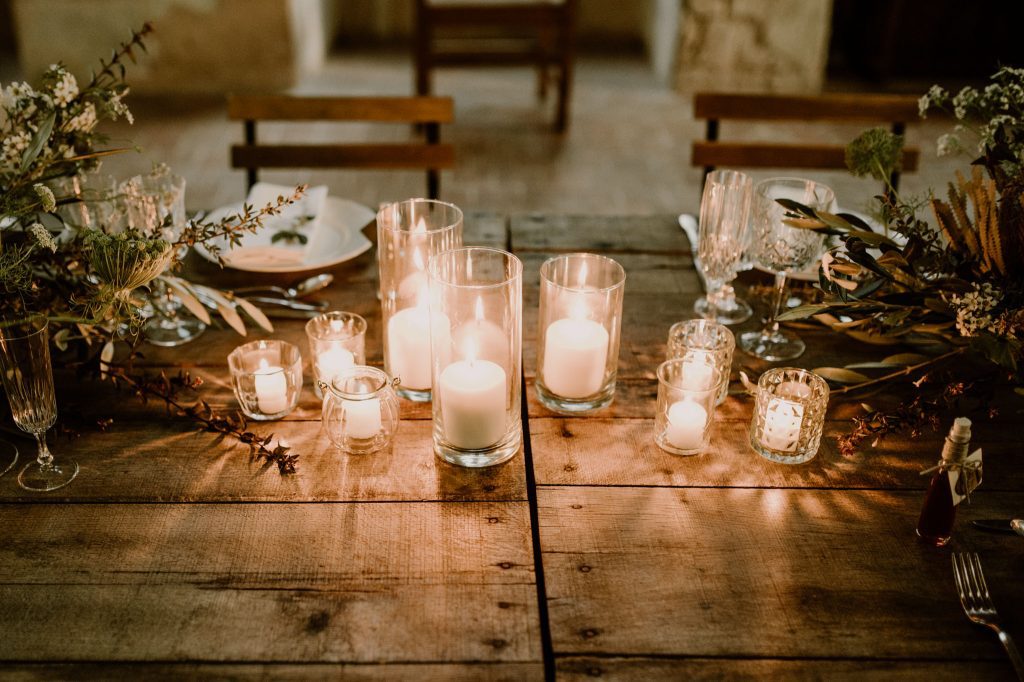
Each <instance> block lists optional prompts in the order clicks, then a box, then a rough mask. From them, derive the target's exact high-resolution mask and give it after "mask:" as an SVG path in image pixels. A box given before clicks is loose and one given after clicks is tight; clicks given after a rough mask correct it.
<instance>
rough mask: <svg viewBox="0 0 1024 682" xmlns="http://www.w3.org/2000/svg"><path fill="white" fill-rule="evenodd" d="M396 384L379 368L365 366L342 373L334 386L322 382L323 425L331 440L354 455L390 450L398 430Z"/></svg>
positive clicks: (349, 368)
mask: <svg viewBox="0 0 1024 682" xmlns="http://www.w3.org/2000/svg"><path fill="white" fill-rule="evenodd" d="M396 383H397V380H392V379H391V377H389V376H388V375H387V374H385V373H384V372H382V371H381V370H379V369H377V368H376V367H366V366H363V365H355V366H351V367H347V368H345V369H343V370H341V371H340V372H339V373H338V374H337V375H335V376H334V378H333V379H332V380H331V383H327V382H324V381H321V382H320V389H321V390H322V391H323V393H324V407H323V425H324V430H326V431H327V437H328V438H329V439H330V441H331V442H332V443H333V444H334V445H336V446H337V447H338V448H340V449H341V450H342V451H343V452H347V453H350V454H354V455H366V454H370V453H373V452H377V451H379V450H383V449H385V448H387V447H388V446H389V445H390V444H391V439H392V438H393V437H394V435H395V431H397V430H398V411H399V407H398V396H397V395H395V390H394V386H395V384H396Z"/></svg>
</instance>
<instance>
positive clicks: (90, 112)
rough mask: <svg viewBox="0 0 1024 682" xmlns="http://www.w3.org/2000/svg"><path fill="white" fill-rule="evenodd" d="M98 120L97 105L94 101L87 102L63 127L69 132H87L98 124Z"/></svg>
mask: <svg viewBox="0 0 1024 682" xmlns="http://www.w3.org/2000/svg"><path fill="white" fill-rule="evenodd" d="M96 121H97V119H96V106H95V105H94V104H93V103H92V102H86V103H85V106H83V107H82V110H81V111H80V112H79V113H78V114H77V115H76V116H72V117H71V118H69V119H68V120H67V122H66V123H65V124H64V126H63V127H64V131H65V132H68V133H79V132H80V133H87V132H89V131H90V130H92V129H93V128H94V127H95V126H96Z"/></svg>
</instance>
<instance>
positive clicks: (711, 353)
mask: <svg viewBox="0 0 1024 682" xmlns="http://www.w3.org/2000/svg"><path fill="white" fill-rule="evenodd" d="M667 349H668V353H667V355H668V358H667V359H669V360H671V359H672V358H682V359H683V360H685V361H687V362H690V363H693V364H694V365H695V366H696V367H695V368H694V371H693V372H691V373H690V380H691V381H694V382H695V383H696V384H697V385H698V386H700V385H703V384H704V383H705V382H706V381H708V380H709V378H710V369H711V368H712V367H714V368H716V369H718V371H719V376H720V379H719V387H718V398H717V401H716V402H717V404H719V405H721V404H722V403H723V402H725V398H726V397H727V396H728V395H729V374H730V373H731V372H732V357H733V353H735V351H736V337H735V336H734V335H733V333H732V331H731V330H730V329H729V328H728V327H726V326H725V325H724V324H720V323H718V322H715V321H713V320H703V319H697V320H684V321H682V322H676V323H675V324H674V325H672V327H671V328H670V329H669V332H668V346H667Z"/></svg>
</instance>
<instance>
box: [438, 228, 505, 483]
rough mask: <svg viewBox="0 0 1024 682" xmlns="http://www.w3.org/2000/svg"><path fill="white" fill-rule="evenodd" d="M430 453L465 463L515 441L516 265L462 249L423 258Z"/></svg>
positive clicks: (482, 461) (493, 456)
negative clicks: (426, 261)
mask: <svg viewBox="0 0 1024 682" xmlns="http://www.w3.org/2000/svg"><path fill="white" fill-rule="evenodd" d="M430 315H431V345H432V349H433V365H434V381H433V385H434V396H433V419H434V452H435V454H437V456H438V457H440V458H441V459H443V460H445V461H446V462H450V463H452V464H458V465H461V466H467V467H484V466H491V465H493V464H498V463H500V462H504V461H506V460H508V459H510V458H511V457H513V456H514V455H515V454H516V453H517V452H518V451H519V446H520V445H521V443H522V415H521V413H520V409H521V404H522V385H521V383H520V376H521V371H522V343H523V264H522V263H521V262H520V260H519V259H518V258H516V257H515V256H513V255H512V254H510V253H506V252H505V251H500V250H498V249H488V248H481V247H468V248H462V249H455V250H453V251H446V252H445V253H441V254H438V255H436V256H434V257H433V258H432V259H431V260H430Z"/></svg>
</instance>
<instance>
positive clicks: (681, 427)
mask: <svg viewBox="0 0 1024 682" xmlns="http://www.w3.org/2000/svg"><path fill="white" fill-rule="evenodd" d="M707 423H708V413H707V410H705V409H704V408H703V407H701V406H700V405H698V404H697V403H695V402H693V401H692V400H680V401H677V402H674V403H672V405H671V406H670V407H669V408H668V426H667V428H666V430H665V440H667V441H668V442H669V444H670V445H672V446H674V447H677V448H679V449H680V450H697V449H699V448H700V447H701V446H702V445H704V428H705V427H706V426H707Z"/></svg>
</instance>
